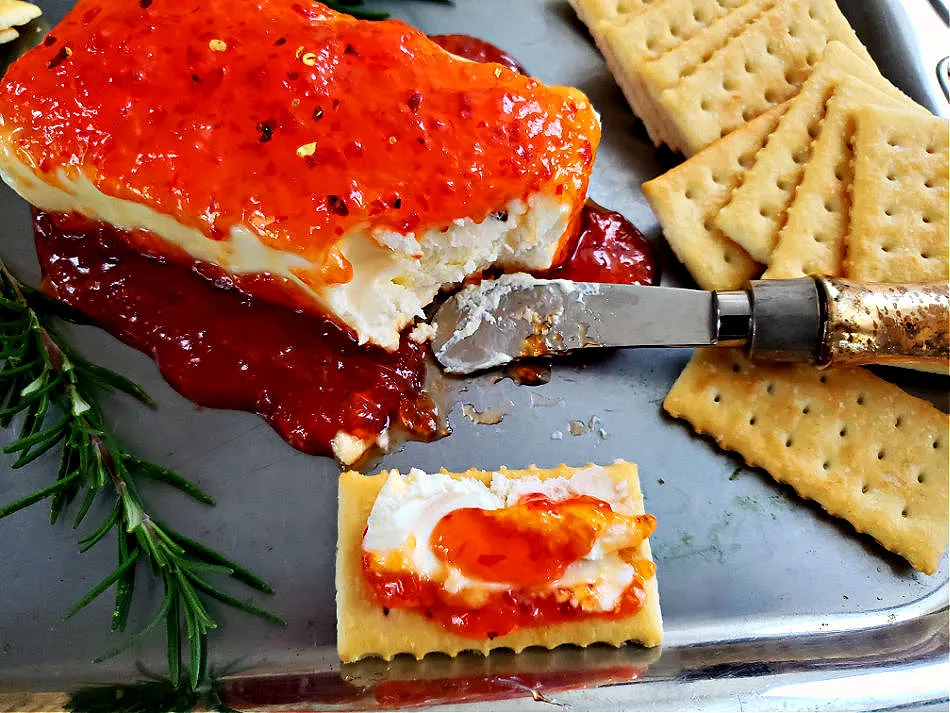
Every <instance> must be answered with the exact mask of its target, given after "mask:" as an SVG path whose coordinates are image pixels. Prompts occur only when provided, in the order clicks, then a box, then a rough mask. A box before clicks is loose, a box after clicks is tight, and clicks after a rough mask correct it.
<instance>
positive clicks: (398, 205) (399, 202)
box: [393, 196, 402, 210]
mask: <svg viewBox="0 0 950 713" xmlns="http://www.w3.org/2000/svg"><path fill="white" fill-rule="evenodd" d="M393 208H395V209H396V210H399V209H400V208H402V198H400V197H399V196H396V200H394V201H393Z"/></svg>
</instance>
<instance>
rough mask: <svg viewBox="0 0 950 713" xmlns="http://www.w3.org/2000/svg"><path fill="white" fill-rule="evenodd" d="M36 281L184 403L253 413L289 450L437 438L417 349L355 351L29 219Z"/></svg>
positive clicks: (41, 216)
mask: <svg viewBox="0 0 950 713" xmlns="http://www.w3.org/2000/svg"><path fill="white" fill-rule="evenodd" d="M34 227H35V233H36V249H37V254H38V256H39V260H40V265H41V267H42V268H43V276H44V284H45V286H46V288H47V289H48V290H49V291H50V292H51V293H52V294H53V295H54V296H56V297H57V298H59V299H60V300H62V301H63V302H65V303H66V304H68V305H70V306H72V307H74V308H76V309H78V310H80V311H81V312H83V313H84V314H86V315H87V316H88V317H89V318H90V319H91V320H92V321H93V322H95V323H96V324H98V325H100V326H101V327H103V328H105V329H107V330H108V331H109V332H111V333H112V334H114V335H115V336H117V337H119V338H120V339H122V340H123V341H124V342H126V343H127V344H130V345H131V346H133V347H135V348H136V349H140V350H142V351H144V352H145V353H146V354H148V355H150V356H151V357H152V358H153V359H155V361H156V363H157V364H158V366H159V368H160V369H161V372H162V375H163V376H164V377H165V379H166V380H167V381H168V382H169V383H170V384H171V385H172V386H173V387H174V388H175V389H176V390H177V391H178V392H180V393H181V394H182V395H184V396H186V397H187V398H189V399H191V400H192V401H194V402H196V403H198V404H201V405H202V406H209V407H214V408H226V409H239V410H242V411H252V412H255V413H258V414H260V415H261V416H262V417H263V418H265V419H266V420H267V422H268V423H269V424H270V425H271V426H272V427H273V428H274V429H275V430H276V431H277V432H278V433H279V434H280V435H281V436H282V437H283V438H284V439H286V440H287V442H288V443H290V445H292V446H294V447H295V448H298V449H300V450H302V451H305V452H307V453H314V454H329V453H330V442H331V440H332V439H333V437H334V436H335V435H336V433H337V431H339V430H344V431H346V432H348V433H351V434H353V435H356V436H359V437H361V438H367V439H372V438H375V437H376V436H377V435H378V434H379V433H380V431H381V430H382V429H384V428H387V427H389V426H396V427H401V428H403V429H405V430H406V431H408V432H409V434H410V435H411V436H414V437H416V438H431V437H433V436H434V435H436V432H437V424H436V420H435V416H434V409H433V407H432V404H431V402H430V401H429V400H428V398H427V397H426V396H425V395H424V393H423V387H424V385H425V362H424V357H425V349H424V348H423V347H421V346H419V345H417V344H415V343H414V342H412V341H410V340H409V339H407V338H404V339H403V340H402V344H401V346H400V348H399V350H398V351H396V352H392V353H390V352H387V351H385V350H383V349H380V348H376V347H370V346H362V347H361V346H359V345H357V344H356V342H355V341H354V340H353V338H352V337H351V336H350V335H349V334H348V333H347V332H345V331H344V330H342V329H341V328H340V327H338V326H336V325H335V324H334V323H333V322H332V321H330V320H327V319H321V318H319V317H313V316H309V315H302V314H297V313H294V312H292V311H290V310H287V309H283V308H281V307H277V306H274V305H271V304H269V303H266V302H261V301H257V300H254V299H252V298H249V297H247V296H246V295H244V294H242V293H241V292H240V291H238V290H236V289H233V288H231V289H228V288H227V287H228V285H227V283H226V281H225V280H221V279H219V280H218V282H217V283H216V284H215V283H214V282H212V281H211V280H209V279H207V278H205V277H203V276H202V275H201V274H200V272H199V271H198V270H200V269H201V268H200V267H198V268H196V270H188V269H185V268H184V267H181V266H179V265H173V264H165V263H163V262H162V261H160V260H155V259H151V258H146V257H143V256H142V255H140V254H138V253H136V252H134V251H133V250H131V249H130V248H129V247H128V246H127V245H126V243H125V242H124V240H123V238H122V237H121V236H120V235H119V234H118V231H116V230H115V229H114V228H111V227H109V226H105V225H101V224H90V223H89V222H87V221H86V220H85V219H83V218H79V217H78V216H62V215H50V214H46V213H37V214H36V217H35V221H34Z"/></svg>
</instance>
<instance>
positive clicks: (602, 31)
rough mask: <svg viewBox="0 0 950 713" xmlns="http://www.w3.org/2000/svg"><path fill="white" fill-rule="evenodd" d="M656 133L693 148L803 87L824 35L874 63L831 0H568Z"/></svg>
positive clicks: (659, 140)
mask: <svg viewBox="0 0 950 713" xmlns="http://www.w3.org/2000/svg"><path fill="white" fill-rule="evenodd" d="M571 3H572V4H573V5H574V7H575V9H576V10H577V13H578V15H579V16H580V18H581V20H583V21H584V23H585V24H586V25H587V26H588V27H589V28H590V31H591V34H592V35H593V37H594V39H595V40H596V42H597V46H598V47H599V48H600V50H601V52H602V53H603V55H604V57H605V58H606V59H607V64H608V66H609V67H610V69H611V71H612V72H613V74H614V76H615V77H616V78H617V81H618V83H619V84H620V87H621V89H623V92H624V94H625V95H626V97H627V100H628V101H629V102H630V105H631V106H632V107H633V110H634V113H636V114H637V116H639V117H640V118H641V119H642V120H643V123H644V124H645V125H646V128H647V131H648V132H649V134H650V137H651V138H652V139H653V142H654V143H655V144H656V145H657V146H659V145H660V144H667V145H668V146H670V147H671V148H672V149H674V150H676V151H681V152H682V153H683V154H685V155H687V156H691V155H693V154H694V153H696V152H698V151H699V150H701V149H703V148H704V147H706V146H708V145H709V144H711V143H712V142H714V141H716V140H717V139H720V138H722V137H723V136H725V135H726V134H728V133H730V132H731V131H733V130H734V129H737V128H738V127H740V126H742V125H743V124H745V123H747V122H749V121H751V120H752V119H754V118H755V117H757V116H759V115H760V114H763V113H765V112H766V111H768V110H769V109H771V108H772V107H774V106H777V105H778V104H781V103H782V102H783V101H785V100H787V99H789V98H791V97H792V96H794V95H795V94H797V93H798V92H799V90H800V89H801V86H802V84H803V83H804V82H805V80H806V79H807V78H808V77H809V76H810V75H811V74H812V71H813V70H814V66H815V64H816V63H817V62H818V60H819V58H820V57H821V55H822V52H823V51H824V49H825V47H826V45H827V44H828V43H829V42H832V41H838V42H841V43H843V44H844V45H845V46H847V47H848V48H850V49H851V51H852V52H854V53H855V54H856V55H858V56H859V57H860V58H861V59H862V60H864V61H865V62H867V63H868V64H869V65H872V66H873V62H872V61H871V57H870V55H869V54H868V53H867V50H866V49H865V48H864V46H863V45H862V44H861V42H860V41H859V40H858V38H857V36H856V35H855V34H854V30H853V29H852V28H851V26H850V25H849V24H848V21H847V20H846V19H845V18H844V16H843V15H842V14H841V11H840V10H839V9H838V6H837V5H836V4H835V2H834V0H686V1H684V0H571Z"/></svg>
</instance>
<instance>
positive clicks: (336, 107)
mask: <svg viewBox="0 0 950 713" xmlns="http://www.w3.org/2000/svg"><path fill="white" fill-rule="evenodd" d="M339 108H340V100H339V99H334V100H333V111H336V110H337V109H339Z"/></svg>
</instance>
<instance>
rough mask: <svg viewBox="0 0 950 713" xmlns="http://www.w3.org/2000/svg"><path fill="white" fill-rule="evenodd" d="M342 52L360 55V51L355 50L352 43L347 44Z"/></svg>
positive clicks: (355, 55)
mask: <svg viewBox="0 0 950 713" xmlns="http://www.w3.org/2000/svg"><path fill="white" fill-rule="evenodd" d="M343 54H351V55H353V56H354V57H359V56H360V53H359V52H357V51H356V48H355V47H354V46H353V45H347V46H346V49H344V50H343Z"/></svg>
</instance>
